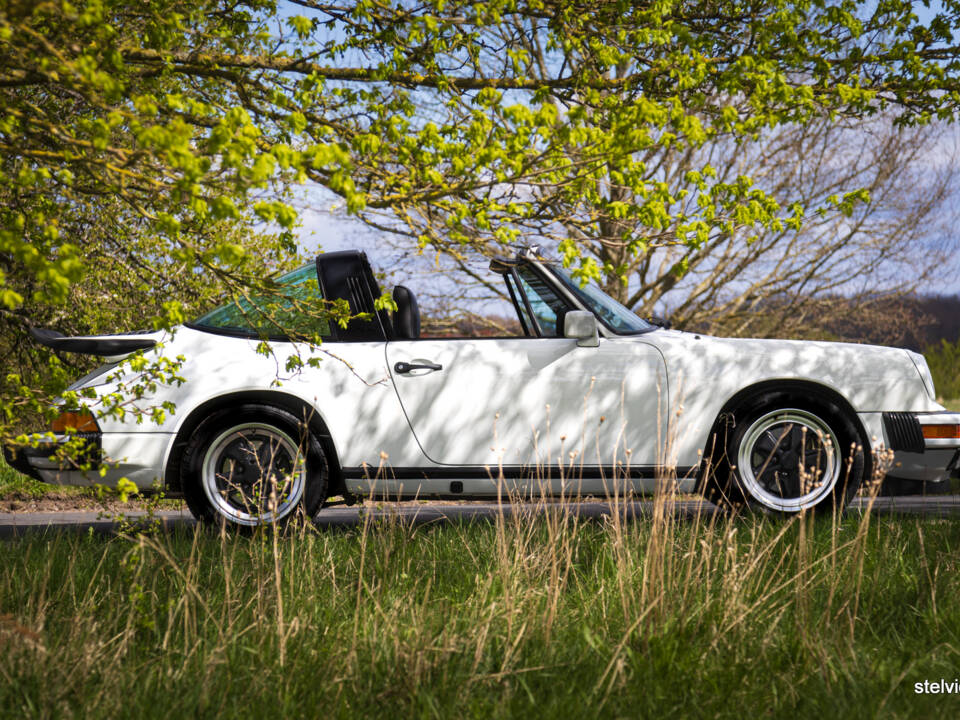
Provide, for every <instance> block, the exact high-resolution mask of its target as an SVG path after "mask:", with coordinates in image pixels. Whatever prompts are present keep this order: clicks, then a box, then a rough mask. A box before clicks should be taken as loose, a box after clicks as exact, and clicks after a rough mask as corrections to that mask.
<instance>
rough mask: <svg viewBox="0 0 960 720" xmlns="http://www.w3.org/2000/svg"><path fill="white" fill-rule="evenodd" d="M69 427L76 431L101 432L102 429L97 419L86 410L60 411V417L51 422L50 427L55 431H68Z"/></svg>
mask: <svg viewBox="0 0 960 720" xmlns="http://www.w3.org/2000/svg"><path fill="white" fill-rule="evenodd" d="M68 428H69V429H70V430H72V431H74V432H99V430H100V426H99V425H97V419H96V418H95V417H94V416H93V415H91V414H90V413H88V412H85V411H80V412H65V413H60V415H59V417H57V418H56V419H55V420H54V421H53V422H52V423H50V429H51V430H52V431H53V432H55V433H64V432H67V429H68Z"/></svg>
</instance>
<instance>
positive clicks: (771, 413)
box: [700, 394, 870, 515]
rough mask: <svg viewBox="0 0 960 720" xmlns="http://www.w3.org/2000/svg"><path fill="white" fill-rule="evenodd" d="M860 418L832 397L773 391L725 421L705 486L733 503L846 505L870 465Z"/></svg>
mask: <svg viewBox="0 0 960 720" xmlns="http://www.w3.org/2000/svg"><path fill="white" fill-rule="evenodd" d="M855 422H856V421H855V419H854V418H851V417H850V414H849V413H848V412H844V411H843V410H842V409H841V408H839V407H837V405H836V404H834V403H832V402H830V401H828V400H820V399H817V398H813V397H806V398H800V397H797V396H793V395H787V394H770V395H766V396H764V397H762V398H760V399H758V400H757V401H755V402H754V403H751V404H750V405H748V406H746V407H743V408H740V409H739V410H737V411H735V412H731V413H727V414H726V415H725V417H723V418H721V422H718V424H717V427H718V430H717V432H716V433H715V436H714V439H713V440H714V441H715V442H716V445H717V447H716V449H715V451H714V452H711V453H709V457H710V462H709V463H707V464H706V465H705V467H704V469H703V473H702V476H701V482H700V488H701V491H702V492H703V494H704V496H705V497H706V498H707V499H708V500H710V501H711V502H713V503H716V504H718V505H721V506H723V507H727V508H734V509H740V508H747V509H751V510H760V511H765V512H771V513H777V514H782V515H793V514H796V513H798V512H800V511H816V512H823V511H827V512H830V513H832V512H835V511H839V510H841V509H842V508H843V507H844V506H845V505H846V504H847V503H848V502H849V501H850V499H851V498H852V497H853V496H854V495H855V494H856V492H857V489H858V488H859V487H860V485H861V483H862V482H863V480H864V478H866V477H867V476H868V474H869V470H870V461H869V458H868V457H867V455H866V454H865V453H864V450H863V447H864V445H863V439H862V437H861V434H860V432H859V431H858V429H857V425H856V424H855ZM801 455H803V459H802V462H801Z"/></svg>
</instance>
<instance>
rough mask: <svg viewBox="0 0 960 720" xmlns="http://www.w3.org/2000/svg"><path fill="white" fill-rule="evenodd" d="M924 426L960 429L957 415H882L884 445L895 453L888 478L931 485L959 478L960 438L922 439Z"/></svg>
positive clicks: (959, 415)
mask: <svg viewBox="0 0 960 720" xmlns="http://www.w3.org/2000/svg"><path fill="white" fill-rule="evenodd" d="M926 425H957V426H960V413H954V412H933V413H892V412H887V413H883V434H884V444H885V446H886V447H887V448H889V449H890V450H893V451H894V457H893V467H891V468H890V471H889V473H888V477H891V478H896V479H901V480H909V481H914V482H922V483H928V484H932V485H939V484H944V485H945V484H947V483H949V481H950V479H951V478H960V438H925V437H924V434H923V428H924V426H926Z"/></svg>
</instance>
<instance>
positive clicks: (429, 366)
mask: <svg viewBox="0 0 960 720" xmlns="http://www.w3.org/2000/svg"><path fill="white" fill-rule="evenodd" d="M393 369H394V371H395V372H398V373H400V374H403V375H405V374H406V373H408V372H410V371H411V370H443V365H438V364H437V363H432V362H424V363H405V362H398V363H397V364H396V365H394V366H393Z"/></svg>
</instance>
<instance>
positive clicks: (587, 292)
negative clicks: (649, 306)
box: [545, 264, 654, 335]
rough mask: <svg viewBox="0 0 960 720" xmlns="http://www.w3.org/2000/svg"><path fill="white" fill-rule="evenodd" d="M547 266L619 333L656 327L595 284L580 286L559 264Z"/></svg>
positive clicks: (585, 304)
mask: <svg viewBox="0 0 960 720" xmlns="http://www.w3.org/2000/svg"><path fill="white" fill-rule="evenodd" d="M545 267H549V268H550V270H551V271H552V272H553V274H554V275H556V276H557V277H558V278H559V279H560V281H561V282H562V283H563V284H564V286H565V287H566V288H567V289H568V290H569V291H570V292H572V293H573V294H574V295H575V296H576V298H577V299H578V300H579V301H580V302H581V303H583V305H584V307H586V308H587V309H588V310H590V312H592V313H593V314H594V315H596V316H597V317H598V318H600V320H601V322H603V324H604V325H606V326H607V327H608V328H610V329H611V330H613V332H615V333H617V334H618V335H638V334H640V333H645V332H649V331H650V330H653V329H654V326H653V325H651V324H650V323H648V322H647V321H646V320H643V319H642V318H640V317H638V316H637V315H636V314H635V313H633V312H632V311H630V310H627V308H625V307H624V306H623V305H621V304H620V303H618V302H617V301H616V300H614V299H613V298H612V297H610V296H609V295H607V294H606V293H605V292H603V291H602V290H600V288H597V287H594V286H593V285H587V286H586V287H580V282H579V281H578V280H575V279H574V278H573V277H571V276H570V274H569V273H568V272H567V271H566V270H564V269H563V268H561V267H559V266H558V265H553V264H550V265H545Z"/></svg>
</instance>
